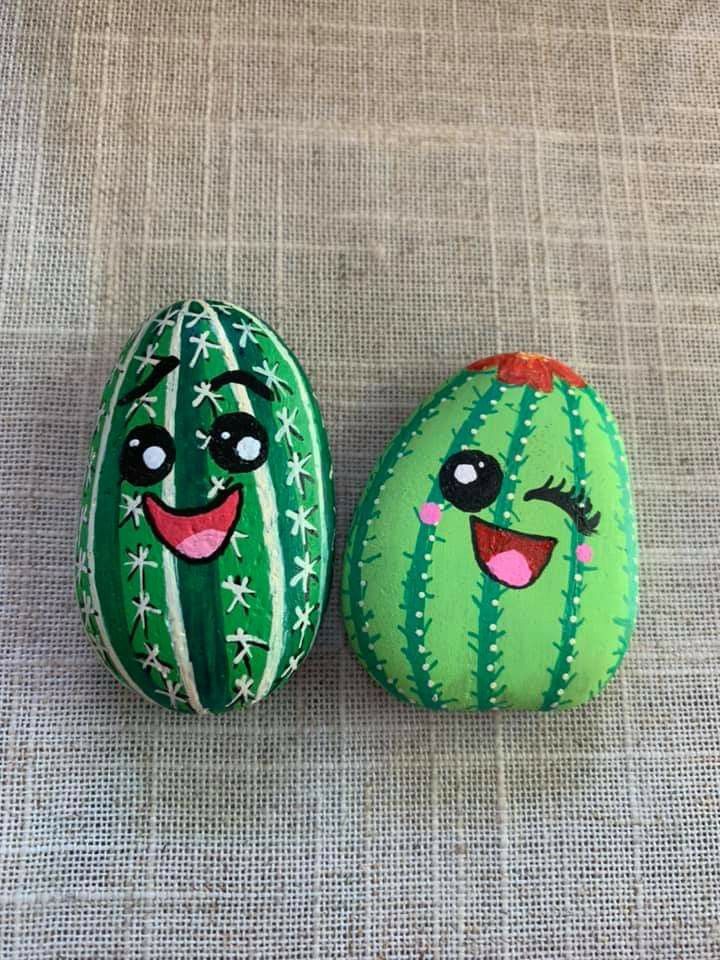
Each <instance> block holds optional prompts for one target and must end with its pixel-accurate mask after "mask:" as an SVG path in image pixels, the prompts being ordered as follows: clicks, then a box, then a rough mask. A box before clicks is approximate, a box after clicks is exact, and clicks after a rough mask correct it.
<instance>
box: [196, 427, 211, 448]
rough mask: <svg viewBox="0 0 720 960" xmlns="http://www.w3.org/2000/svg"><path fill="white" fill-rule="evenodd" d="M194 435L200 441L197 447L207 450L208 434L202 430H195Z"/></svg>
mask: <svg viewBox="0 0 720 960" xmlns="http://www.w3.org/2000/svg"><path fill="white" fill-rule="evenodd" d="M195 436H196V438H197V439H198V440H199V441H200V443H199V444H198V447H199V448H200V449H201V450H207V448H208V444H209V443H210V434H209V433H204V432H203V431H202V430H196V431H195Z"/></svg>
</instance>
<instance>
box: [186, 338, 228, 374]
mask: <svg viewBox="0 0 720 960" xmlns="http://www.w3.org/2000/svg"><path fill="white" fill-rule="evenodd" d="M209 336H210V331H209V330H203V332H202V333H201V334H200V336H199V337H190V338H189V340H190V343H196V344H197V346H196V347H195V353H194V354H193V355H192V360H191V361H190V367H191V368H192V367H194V366H195V364H196V363H197V362H198V358H199V357H200V356H202V358H203V360H208V359H209V358H210V351H211V350H222V347H221V346H220V344H219V343H211V342H210V341H209V340H208V337H209Z"/></svg>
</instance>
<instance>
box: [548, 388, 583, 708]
mask: <svg viewBox="0 0 720 960" xmlns="http://www.w3.org/2000/svg"><path fill="white" fill-rule="evenodd" d="M557 384H558V386H559V388H560V390H562V393H563V396H564V398H565V406H564V408H563V412H564V413H565V414H566V416H567V419H568V426H569V439H567V441H566V442H567V443H568V444H569V446H570V449H571V451H572V467H573V470H572V473H573V477H574V478H575V481H576V483H577V484H578V485H579V484H580V480H587V479H588V477H589V474H588V472H587V465H586V463H585V457H584V454H585V437H584V430H585V426H586V421H584V420H582V418H581V417H580V416H577V417H574V416H573V414H572V407H573V405H575V406H577V408H578V410H579V409H580V398H581V396H584V394H581V393H580V391H579V390H578V389H576V388H573V387H569V386H568V385H567V384H566V383H565V382H564V381H562V380H557ZM571 390H572V394H571V393H570V391H571ZM575 428H578V429H579V430H580V431H581V433H580V434H579V435H577V436H576V435H575V432H574V431H575ZM583 489H585V490H586V488H583ZM586 492H587V490H586ZM566 525H567V528H568V531H569V534H570V546H569V551H568V553H567V554H566V555H565V557H564V559H565V560H566V562H567V565H568V576H567V583H566V586H565V589H564V590H563V597H564V598H565V602H564V605H563V613H562V617H561V618H560V627H561V633H560V639H559V641H558V642H557V643H556V644H554V646H555V648H556V649H557V657H556V658H555V664H554V666H553V667H552V668H550V667H548V672H549V673H550V683H549V685H548V687H547V689H546V690H545V692H544V694H543V698H542V704H541V708H540V709H541V710H550V709H551V708H554V707H561V706H563V705H564V703H565V702H566V701H563V699H562V695H563V693H564V692H565V691H566V690H567V688H568V686H569V685H570V684H571V683H572V682H573V680H574V679H575V674H574V673H572V672H571V671H572V662H573V660H574V659H575V657H576V656H577V645H576V643H575V636H576V633H577V631H578V630H579V628H580V627H581V626H582V620H581V619H580V616H579V614H580V605H579V604H576V603H575V599H576V598H578V599H579V598H580V597H582V594H583V592H584V590H585V580H584V577H585V575H586V574H587V573H588V572H589V571H591V570H592V567H590V566H588V565H586V566H584V567H583V580H582V582H581V583H580V584H578V583H576V582H575V572H576V570H577V557H576V555H575V552H576V550H577V548H578V547H579V546H580V544H581V543H583V542H584V539H585V538H584V537H583V536H582V534H581V533H580V532H579V531H578V529H577V527H576V526H575V524H574V523H572V521H570V520H567V521H566ZM571 617H576V618H577V619H576V622H575V623H572V622H571V620H570V618H571ZM565 677H567V679H564V678H565Z"/></svg>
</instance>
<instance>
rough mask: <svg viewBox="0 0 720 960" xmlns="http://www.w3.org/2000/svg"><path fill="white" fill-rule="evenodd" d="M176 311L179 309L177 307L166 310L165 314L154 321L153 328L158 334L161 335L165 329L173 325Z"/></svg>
mask: <svg viewBox="0 0 720 960" xmlns="http://www.w3.org/2000/svg"><path fill="white" fill-rule="evenodd" d="M178 313H179V310H178V308H177V307H176V308H175V309H174V310H167V311H166V313H165V316H163V317H161V318H160V319H158V320H156V321H155V330H156V331H157V335H158V336H162V334H163V333H164V332H165V330H167V329H169V328H170V327H174V326H175V320H176V319H177V315H178Z"/></svg>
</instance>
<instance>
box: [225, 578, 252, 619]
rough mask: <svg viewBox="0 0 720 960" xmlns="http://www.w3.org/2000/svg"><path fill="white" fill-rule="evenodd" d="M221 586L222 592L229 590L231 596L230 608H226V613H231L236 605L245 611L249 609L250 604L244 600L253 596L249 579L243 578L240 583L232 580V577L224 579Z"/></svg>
mask: <svg viewBox="0 0 720 960" xmlns="http://www.w3.org/2000/svg"><path fill="white" fill-rule="evenodd" d="M221 586H222V588H223V590H230V592H231V593H232V595H233V598H232V600H231V601H230V606H229V607H228V608H227V611H226V612H227V613H231V612H232V611H233V610H234V609H235V607H236V606H237V605H238V604H240V606H242V607H244V608H245V610H249V609H250V604H249V603H248V602H247V600H246V599H245V597H246V596H248V597H254V596H255V591H254V590H251V589H250V577H243V578H242V579H241V580H240V582H238V581H237V579H233V577H226V578H225V579H224V580H223V582H222V584H221Z"/></svg>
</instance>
